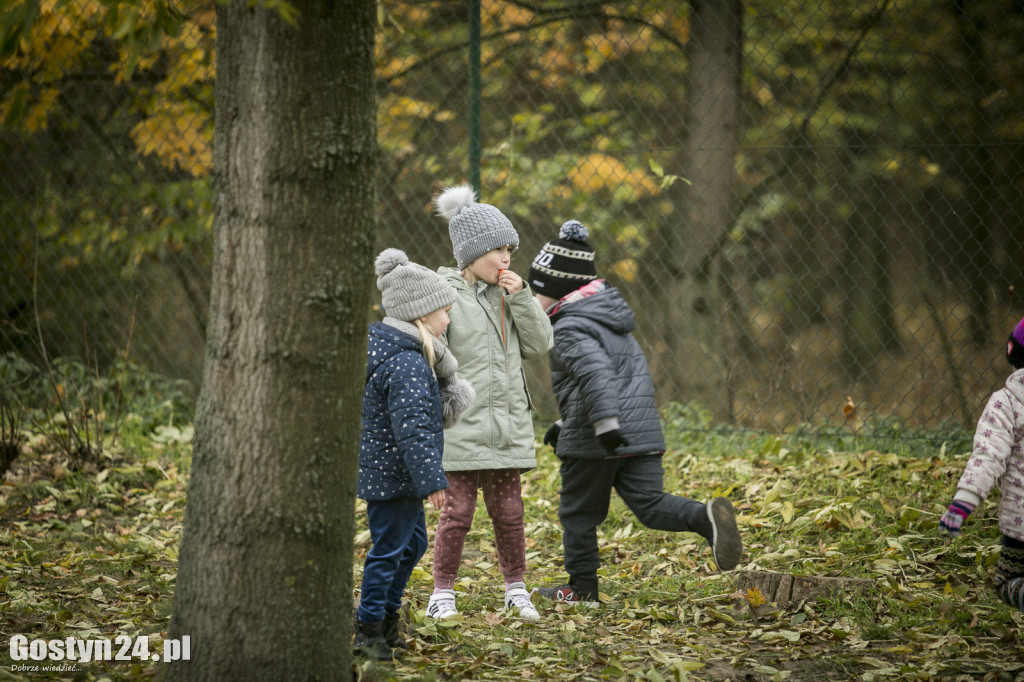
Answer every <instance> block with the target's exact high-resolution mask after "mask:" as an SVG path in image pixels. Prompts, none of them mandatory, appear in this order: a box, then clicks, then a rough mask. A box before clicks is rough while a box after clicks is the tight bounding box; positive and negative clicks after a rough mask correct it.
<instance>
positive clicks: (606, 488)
mask: <svg viewBox="0 0 1024 682" xmlns="http://www.w3.org/2000/svg"><path fill="white" fill-rule="evenodd" d="M587 237H588V232H587V228H586V227H584V226H583V225H582V224H581V223H580V222H578V221H576V220H570V221H568V222H567V223H565V224H564V225H562V228H561V230H560V231H559V238H558V239H556V240H554V241H551V242H548V243H547V244H545V245H544V248H543V249H541V251H540V253H539V254H538V255H537V257H536V258H534V260H533V264H532V265H531V267H530V275H529V282H530V286H532V287H533V290H534V291H535V292H537V300H538V301H539V302H540V304H541V306H542V307H543V308H544V309H545V310H546V311H547V314H548V316H549V318H550V319H551V323H552V326H553V329H554V339H555V344H554V347H553V348H552V349H551V351H550V353H549V356H548V357H549V361H550V365H551V382H552V388H553V389H554V392H555V396H556V398H557V400H558V410H559V414H560V416H561V418H560V419H559V420H558V421H557V422H556V423H555V424H554V425H553V426H552V427H551V428H550V429H548V432H547V433H546V434H545V436H544V443H545V444H549V445H551V446H552V447H553V448H554V450H555V454H556V455H557V456H558V458H559V459H560V460H561V476H562V490H561V497H560V500H559V505H558V517H559V520H560V521H561V523H562V542H563V548H564V551H565V559H564V560H565V570H566V572H567V573H568V574H569V580H568V583H567V584H565V585H562V586H560V587H550V588H541V590H540V593H541V595H542V596H545V597H549V598H552V599H554V600H556V601H559V602H563V603H568V604H578V605H587V606H597V605H598V578H597V570H598V568H599V567H600V563H601V562H600V558H599V556H598V547H597V527H598V526H599V525H601V523H602V522H603V521H604V519H605V517H606V516H607V515H608V505H609V503H610V501H611V491H612V488H614V489H615V490H616V491H617V492H618V493H619V496H620V497H621V498H622V500H623V501H624V502H625V503H626V505H627V506H628V507H629V508H630V510H631V511H632V512H633V513H634V514H636V516H637V518H638V519H639V520H640V522H641V523H643V524H644V525H645V526H647V527H648V528H652V529H655V530H666V531H677V532H683V531H686V532H693V533H697V534H699V535H701V536H702V537H704V538H706V539H707V540H708V542H709V543H710V544H711V548H712V552H713V555H714V559H715V563H716V564H717V565H718V568H719V569H721V570H732V569H733V568H735V567H736V564H737V563H739V560H740V555H741V554H742V552H743V542H742V539H741V538H740V533H739V529H738V528H737V526H736V520H735V516H734V513H733V508H732V504H731V503H730V502H729V500H728V499H726V498H724V497H716V498H713V499H712V500H710V501H709V502H707V503H706V504H704V503H701V502H698V501H696V500H691V499H688V498H685V497H678V496H676V495H671V494H669V493H666V492H665V491H664V487H663V477H664V469H663V468H662V464H661V458H662V455H664V453H665V438H664V435H663V434H662V430H661V421H660V419H659V415H658V409H657V405H656V404H655V400H654V384H653V382H652V380H651V374H650V370H649V369H648V367H647V359H646V357H645V356H644V353H643V350H641V348H640V345H639V344H638V343H637V342H636V339H635V338H633V334H632V331H633V327H634V317H633V311H632V310H631V309H630V307H629V305H628V304H627V303H626V301H625V299H624V298H623V297H622V294H620V293H619V291H618V289H616V288H614V287H612V286H609V285H608V284H607V283H606V282H605V281H604V280H602V279H598V278H597V272H596V268H595V266H594V251H593V249H592V248H591V247H590V245H589V244H588V243H587V241H586V240H587Z"/></svg>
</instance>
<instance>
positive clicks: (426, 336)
mask: <svg viewBox="0 0 1024 682" xmlns="http://www.w3.org/2000/svg"><path fill="white" fill-rule="evenodd" d="M416 328H417V329H419V330H420V341H422V342H423V356H424V357H425V358H426V359H427V364H428V365H430V368H431V369H433V368H434V365H435V364H436V363H437V357H436V356H435V355H434V335H433V334H431V333H430V331H429V330H428V329H427V325H425V324H423V321H422V320H420V319H419V318H417V319H416Z"/></svg>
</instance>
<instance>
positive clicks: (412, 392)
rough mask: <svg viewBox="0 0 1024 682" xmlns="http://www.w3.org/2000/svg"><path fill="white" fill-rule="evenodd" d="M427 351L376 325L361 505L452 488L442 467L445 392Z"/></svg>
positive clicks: (362, 446) (366, 395)
mask: <svg viewBox="0 0 1024 682" xmlns="http://www.w3.org/2000/svg"><path fill="white" fill-rule="evenodd" d="M422 347H423V345H422V343H421V341H420V339H418V338H416V337H414V336H411V335H409V334H406V333H405V332H402V331H399V330H397V329H395V328H394V327H390V326H388V325H385V324H383V323H381V322H375V323H374V324H372V325H370V339H369V344H368V346H367V349H366V388H365V389H364V391H363V432H362V437H361V438H360V443H359V483H358V486H359V487H358V495H359V497H360V498H361V499H364V500H391V499H394V498H398V497H418V498H420V499H424V498H426V497H427V495H429V494H430V493H432V492H434V491H435V490H441V489H442V488H447V487H448V479H447V478H446V477H445V475H444V467H443V466H442V465H441V453H442V452H443V450H444V428H443V424H442V420H441V391H440V388H439V387H438V383H437V378H436V377H435V376H434V372H433V370H431V369H430V366H429V365H428V364H427V361H426V358H424V357H423V354H422V353H421V349H422Z"/></svg>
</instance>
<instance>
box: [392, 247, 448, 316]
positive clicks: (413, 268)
mask: <svg viewBox="0 0 1024 682" xmlns="http://www.w3.org/2000/svg"><path fill="white" fill-rule="evenodd" d="M376 271H377V288H378V289H380V291H381V294H382V297H381V298H382V300H381V303H382V304H383V306H384V310H385V311H386V312H387V314H388V316H390V317H394V318H396V319H399V320H402V321H404V322H412V321H413V320H416V319H417V318H420V317H423V316H424V315H429V314H430V313H432V312H434V311H435V310H440V309H441V308H444V307H446V306H449V305H451V304H452V303H455V297H456V293H455V289H453V288H452V286H451V285H450V284H448V282H446V281H445V279H444V277H442V276H441V275H439V274H437V273H436V272H434V271H433V270H430V269H429V268H425V267H423V266H422V265H419V264H417V263H413V262H412V261H410V260H409V257H408V256H407V255H405V251H402V250H401V249H384V250H383V251H381V252H380V255H379V256H377V262H376Z"/></svg>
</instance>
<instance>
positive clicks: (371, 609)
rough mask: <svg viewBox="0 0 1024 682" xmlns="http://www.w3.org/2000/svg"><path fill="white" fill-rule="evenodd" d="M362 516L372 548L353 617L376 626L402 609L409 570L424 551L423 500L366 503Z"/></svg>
mask: <svg viewBox="0 0 1024 682" xmlns="http://www.w3.org/2000/svg"><path fill="white" fill-rule="evenodd" d="M366 515H367V517H368V523H369V526H370V539H371V540H372V541H373V546H372V547H370V551H369V552H367V553H366V562H365V563H364V564H363V586H362V591H361V594H360V598H359V608H358V609H357V610H356V617H357V618H358V619H359V620H360V621H363V622H364V623H376V622H380V621H383V620H384V616H385V615H387V614H389V613H394V612H396V611H397V610H398V609H399V608H400V607H401V606H402V594H403V593H404V592H405V586H406V585H407V584H408V582H409V578H410V577H411V576H412V569H414V568H416V564H417V563H418V562H419V560H420V558H421V557H422V556H423V554H424V553H425V552H426V551H427V520H426V516H425V514H424V513H423V500H420V499H418V498H413V497H399V498H396V499H393V500H368V501H367V502H366Z"/></svg>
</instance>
